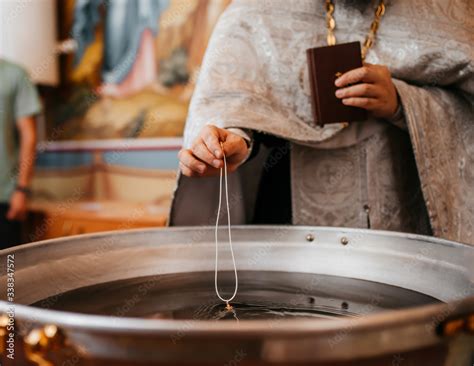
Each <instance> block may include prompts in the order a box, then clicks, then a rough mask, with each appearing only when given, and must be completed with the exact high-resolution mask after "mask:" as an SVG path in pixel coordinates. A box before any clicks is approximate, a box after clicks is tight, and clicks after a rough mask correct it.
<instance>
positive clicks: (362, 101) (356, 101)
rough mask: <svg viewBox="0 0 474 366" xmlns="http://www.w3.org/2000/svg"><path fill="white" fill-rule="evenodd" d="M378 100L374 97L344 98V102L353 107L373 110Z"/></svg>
mask: <svg viewBox="0 0 474 366" xmlns="http://www.w3.org/2000/svg"><path fill="white" fill-rule="evenodd" d="M376 101H377V100H376V99H374V98H346V99H343V100H342V103H344V104H345V105H348V106H352V107H359V108H364V109H367V110H372V109H373V108H374V107H375V104H376Z"/></svg>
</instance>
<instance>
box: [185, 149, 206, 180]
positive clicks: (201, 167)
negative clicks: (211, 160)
mask: <svg viewBox="0 0 474 366" xmlns="http://www.w3.org/2000/svg"><path fill="white" fill-rule="evenodd" d="M179 161H180V162H181V163H182V164H184V165H185V166H186V167H188V168H189V169H191V170H192V171H193V172H196V173H199V174H204V172H205V171H206V164H204V163H203V162H202V161H200V160H198V159H196V158H195V157H194V156H193V154H192V153H191V151H190V150H181V151H180V152H179Z"/></svg>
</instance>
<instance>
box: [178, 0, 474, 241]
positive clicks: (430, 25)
mask: <svg viewBox="0 0 474 366" xmlns="http://www.w3.org/2000/svg"><path fill="white" fill-rule="evenodd" d="M472 15H473V14H472V6H471V5H470V4H469V1H468V0H449V1H443V2H441V1H428V0H420V1H417V2H413V1H410V0H398V1H393V0H392V1H390V0H385V1H381V0H374V1H372V0H365V1H353V0H337V1H336V0H326V1H324V0H318V1H314V0H298V1H288V0H272V1H250V0H234V1H233V2H232V4H231V5H230V7H229V8H228V9H227V11H226V12H225V13H224V14H223V15H222V17H221V19H220V21H219V23H218V25H217V26H216V28H215V31H214V34H213V36H212V38H211V41H210V43H209V47H208V50H207V53H206V56H205V59H204V62H203V67H202V70H201V74H200V77H199V80H198V83H197V88H196V91H195V94H194V97H193V99H192V102H191V106H190V113H189V117H188V121H187V124H186V129H185V136H184V147H183V149H182V150H181V151H180V153H179V159H180V170H181V174H180V176H179V178H178V186H177V188H176V192H175V195H174V199H173V204H172V209H171V215H170V224H171V225H204V224H212V223H213V222H214V220H215V217H216V207H217V203H218V192H219V178H218V176H219V172H220V168H222V167H223V157H224V154H225V157H226V161H227V163H228V169H229V171H231V172H234V173H233V174H231V175H230V181H229V189H230V192H231V205H230V209H231V212H232V217H233V223H234V224H237V223H239V224H254V223H255V224H294V225H317V226H343V227H355V228H373V229H381V230H393V231H400V232H411V233H420V234H433V235H435V236H437V237H442V238H446V239H451V240H457V241H461V242H466V243H472V244H474V228H473V225H474V113H473V94H474V78H473V65H472V59H473V49H472V42H473V36H472V34H474V33H473V30H474V29H473V25H474V23H473V20H472V19H473V17H472ZM353 41H360V42H361V44H362V56H363V58H364V64H363V66H362V67H360V68H356V69H353V70H350V71H348V72H346V73H344V74H343V75H341V76H339V77H338V78H337V80H336V81H335V84H336V86H337V92H336V97H337V98H339V99H340V100H341V103H342V104H344V105H349V106H355V107H359V108H363V109H365V110H367V111H368V112H369V113H368V116H369V117H368V119H367V120H365V121H362V122H351V123H343V122H342V121H341V123H335V124H328V125H324V126H320V125H319V124H318V121H315V118H314V117H313V114H312V111H311V88H310V83H309V77H308V66H307V59H306V50H307V49H308V48H312V47H318V46H326V45H334V44H342V43H348V42H353ZM221 146H222V147H221Z"/></svg>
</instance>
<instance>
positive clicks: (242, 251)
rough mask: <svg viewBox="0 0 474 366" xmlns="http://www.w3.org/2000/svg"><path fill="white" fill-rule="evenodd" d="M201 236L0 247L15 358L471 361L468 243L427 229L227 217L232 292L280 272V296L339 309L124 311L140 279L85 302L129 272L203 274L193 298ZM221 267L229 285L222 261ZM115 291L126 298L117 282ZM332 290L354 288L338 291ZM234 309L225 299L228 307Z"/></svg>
mask: <svg viewBox="0 0 474 366" xmlns="http://www.w3.org/2000/svg"><path fill="white" fill-rule="evenodd" d="M213 235H214V232H213V228H203V227H189V228H168V229H151V230H133V231H124V232H118V233H117V232H114V233H104V234H95V235H85V236H77V237H71V238H67V239H59V240H51V241H45V242H40V243H34V244H28V245H23V246H21V247H17V248H14V249H10V250H4V251H2V252H0V256H1V261H2V264H5V265H6V266H4V267H3V271H2V277H1V279H0V281H1V288H3V289H5V288H7V286H8V283H7V282H12V280H11V277H12V275H10V280H8V278H9V276H8V273H7V270H6V268H9V269H8V271H9V272H13V271H12V269H13V268H14V299H12V300H14V302H13V303H11V302H9V301H7V297H6V292H5V291H3V293H2V295H1V300H2V301H0V311H1V312H2V313H4V314H6V313H8V314H10V315H11V313H12V309H14V313H15V331H16V332H17V334H18V337H17V339H16V345H15V346H16V347H15V348H16V349H15V352H16V358H17V360H22V361H21V362H26V361H23V360H24V359H25V358H29V359H33V358H35V357H36V358H35V359H38V357H39V358H41V359H44V360H50V361H51V362H52V363H53V364H54V365H56V364H58V365H61V364H68V363H65V362H69V363H71V362H72V363H71V364H81V365H82V364H84V365H86V364H91V365H92V364H94V365H98V364H104V365H122V364H123V365H125V364H127V365H132V364H133V365H135V364H160V365H178V364H198V365H223V364H228V365H236V364H239V365H266V364H275V365H277V364H278V365H300V364H301V365H303V364H308V365H309V364H312V365H314V364H317V365H344V364H351V365H353V364H354V362H358V363H357V364H360V365H403V366H405V365H412V364H413V365H415V364H417V365H418V364H430V365H471V363H472V357H473V355H474V351H473V350H474V338H473V336H472V330H473V327H474V325H473V324H474V271H473V263H474V247H471V246H468V245H464V244H460V243H455V242H450V241H446V240H440V239H435V238H431V237H423V236H416V235H408V234H398V233H389V232H380V231H369V230H357V229H342V228H319V227H281V226H280V227H235V228H234V229H233V241H234V250H235V255H236V261H237V266H238V270H239V274H240V275H241V283H240V285H241V288H242V292H241V293H240V292H239V295H238V297H237V299H236V301H237V302H239V301H240V302H248V301H250V300H249V299H251V298H252V296H253V299H254V300H255V301H257V300H258V299H257V298H258V296H260V295H259V294H261V293H262V292H258V291H259V287H261V290H265V289H266V288H268V286H269V283H270V282H271V279H272V278H273V279H274V278H277V279H278V281H283V282H284V281H290V280H291V281H290V282H291V284H292V287H287V288H286V290H285V291H286V292H285V296H286V297H285V296H284V297H282V299H283V300H282V301H288V299H293V300H294V301H295V302H298V301H300V300H301V299H307V298H310V299H313V300H311V301H312V303H316V305H317V304H318V303H320V302H324V301H327V304H330V305H331V306H333V308H338V306H339V305H341V310H340V311H339V312H338V314H337V316H317V317H306V318H305V317H298V316H278V317H277V319H275V318H273V319H256V320H249V319H243V320H240V321H238V322H237V321H232V320H230V321H211V320H199V318H195V317H192V316H189V314H188V315H187V316H186V315H184V316H182V317H181V318H166V317H165V318H164V319H157V318H156V317H154V316H151V317H141V318H140V316H139V315H136V316H135V315H133V309H135V308H137V309H138V308H140V307H139V305H137V304H138V303H139V302H140V301H142V300H143V301H146V300H147V299H148V300H149V298H150V296H151V295H152V292H149V291H142V293H141V294H142V298H143V299H139V300H138V301H135V303H132V304H129V305H130V306H129V309H128V310H127V311H123V312H121V313H113V314H108V315H103V314H105V313H106V311H105V310H103V309H102V308H101V310H100V312H99V311H98V310H97V313H94V311H95V310H94V307H91V308H90V309H89V308H88V306H89V305H88V304H94V303H96V305H97V304H99V305H100V303H104V302H107V301H108V293H107V291H112V289H115V290H114V291H116V293H115V294H116V295H117V293H120V291H121V290H120V286H118V287H117V286H116V285H109V284H117V283H119V284H120V283H124V281H125V282H127V281H129V283H130V284H131V285H130V286H128V287H127V289H126V288H125V287H123V291H130V288H133V286H134V285H133V284H134V283H135V282H133V281H135V280H136V279H141V278H150V276H151V277H152V278H156V277H157V276H158V277H159V278H165V277H166V276H167V277H166V278H187V281H188V285H189V286H191V287H192V286H198V285H197V284H194V283H197V282H193V281H197V280H195V279H202V278H204V279H206V280H205V281H204V282H203V283H204V285H203V284H202V283H201V284H200V286H204V287H202V288H199V290H197V291H196V293H198V295H196V294H195V295H193V296H194V297H193V299H194V301H196V302H201V301H204V300H203V299H205V298H208V297H209V296H211V295H209V294H212V291H213V289H214V283H213V277H212V276H210V277H209V274H213V271H214V236H213ZM223 237H224V236H223ZM222 248H225V247H224V242H223V243H222ZM221 258H222V260H221V261H220V263H219V266H220V269H221V270H222V271H231V270H232V262H231V260H230V258H229V257H228V256H221ZM7 264H8V265H7ZM12 264H13V265H12ZM173 276H174V277H173ZM183 276H184V277H183ZM275 276H276V277H275ZM295 276H296V277H295ZM308 276H310V277H308ZM315 276H316V277H317V278H319V279H320V280H319V281H318V282H316V283H315V284H309V283H308V280H307V279H308V278H315ZM208 278H210V279H211V280H210V281H207V279H208ZM294 278H296V280H293V279H294ZM222 279H223V280H222V281H223V282H222V283H223V288H224V289H227V287H228V286H227V284H226V274H225V273H223V277H222ZM121 281H122V282H121ZM130 281H131V282H130ZM269 281H270V282H269ZM139 283H140V282H136V284H137V289H138V291H140V287H139V286H138V284H139ZM163 283H168V287H161V290H160V291H161V292H156V293H155V292H153V294H155V295H156V294H159V296H156V297H155V299H156V301H155V300H154V301H155V302H156V306H161V303H164V302H165V299H167V300H166V303H167V306H168V307H171V308H172V307H173V306H174V307H177V306H178V305H179V306H183V305H185V302H186V301H188V300H189V298H186V297H183V296H181V295H182V292H180V291H177V290H176V286H175V285H173V282H169V281H168V282H166V281H165V282H163ZM170 283H171V285H170ZM206 284H207V285H206ZM351 284H354V285H351ZM114 286H115V287H114ZM160 286H161V285H160ZM163 286H164V285H163ZM206 286H207V287H206ZM354 286H358V287H357V288H355V289H354V288H352V287H354ZM117 288H118V290H117ZM83 289H88V290H87V291H85V292H80V291H83ZM142 289H143V288H142ZM196 289H197V288H196ZM78 291H79V292H78ZM117 291H118V292H117ZM157 291H158V290H157ZM206 291H208V292H206ZM74 293H79V294H87V296H89V297H90V301H86V300H84V296H86V295H83V297H82V298H81V297H76V299H77V301H79V300H81V303H80V304H79V305H78V303H76V302H75V300H74V296H72V295H71V294H74ZM10 294H11V293H10ZM123 294H124V295H123V296H124V300H127V299H125V298H126V297H127V296H128V294H129V293H128V292H127V293H125V292H123ZM176 294H178V295H180V296H181V297H180V296H178V295H176ZM322 294H325V296H323V295H322ZM344 294H346V295H347V294H352V295H347V296H349V297H351V296H352V297H354V298H357V299H358V300H357V301H356V300H353V299H351V298H348V299H346V301H342V300H343V297H344V296H345V295H344ZM364 294H365V295H364ZM397 294H400V295H397ZM257 295H258V296H257ZM239 296H241V298H240V299H239ZM364 296H365V297H364ZM397 296H398V297H400V298H397ZM71 299H72V300H71ZM170 299H171V300H170ZM242 299H243V300H242ZM314 299H315V300H314ZM66 300H67V301H66ZM214 300H216V299H214ZM68 301H69V302H68ZM160 301H161V302H160ZM301 301H303V300H301ZM60 303H61V304H63V305H62V306H63V307H62V308H61V307H60V306H59V305H58V304H60ZM33 304H35V306H32V305H33ZM38 304H40V305H38ZM64 304H66V305H64ZM146 306H147V307H150V306H151V305H150V303H147V305H146ZM308 306H309V305H308ZM311 306H313V305H311ZM314 306H315V305H314ZM328 306H329V305H328ZM96 308H97V306H96ZM103 308H105V306H104V307H103ZM57 309H60V310H57ZM91 309H92V310H91ZM372 310H373V311H372ZM170 311H171V310H170ZM239 311H240V310H239V308H238V307H237V315H238V314H239ZM242 311H243V308H242ZM351 311H352V312H351ZM171 312H172V311H171ZM94 314H99V315H94ZM173 314H177V313H176V312H174V313H173ZM333 315H334V314H333ZM345 315H347V316H345ZM158 317H159V316H158ZM6 320H7V317H3V319H2V321H3V322H4V325H5V324H6V323H5V322H6ZM3 337H4V338H5V334H4V335H3ZM7 352H8V350H4V353H5V354H7ZM79 360H80V361H79ZM88 362H90V363H88ZM120 362H123V363H120ZM18 364H19V365H21V364H22V363H18ZM25 364H26V363H25Z"/></svg>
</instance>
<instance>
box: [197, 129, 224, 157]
mask: <svg viewBox="0 0 474 366" xmlns="http://www.w3.org/2000/svg"><path fill="white" fill-rule="evenodd" d="M220 137H221V136H220V132H219V128H217V127H216V126H206V128H205V130H204V131H203V135H202V139H203V141H204V143H205V144H206V147H207V149H208V150H209V151H210V152H212V153H213V154H214V156H215V157H216V158H217V159H222V147H221V144H220V140H221V139H220Z"/></svg>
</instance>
